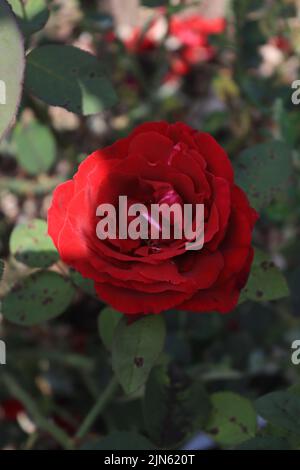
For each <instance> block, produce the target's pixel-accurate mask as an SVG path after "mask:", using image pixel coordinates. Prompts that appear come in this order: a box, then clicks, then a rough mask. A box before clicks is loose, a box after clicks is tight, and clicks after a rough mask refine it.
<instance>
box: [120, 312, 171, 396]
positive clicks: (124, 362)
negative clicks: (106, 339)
mask: <svg viewBox="0 0 300 470" xmlns="http://www.w3.org/2000/svg"><path fill="white" fill-rule="evenodd" d="M165 334H166V331H165V324H164V320H163V317H161V316H158V315H147V316H146V317H143V318H141V319H139V320H137V321H135V322H134V323H131V324H127V319H126V318H123V319H122V320H121V321H120V323H119V324H118V326H117V328H116V331H115V334H114V339H113V349H112V364H113V369H114V371H115V373H116V375H117V377H118V380H119V382H120V383H121V385H122V387H123V389H124V391H125V393H127V394H129V393H133V392H135V391H136V390H138V389H139V388H140V387H141V386H142V385H143V384H144V383H145V382H146V380H147V378H148V375H149V373H150V371H151V369H152V367H153V366H154V364H155V362H156V360H157V359H158V357H159V355H160V353H161V352H162V349H163V346H164V342H165Z"/></svg>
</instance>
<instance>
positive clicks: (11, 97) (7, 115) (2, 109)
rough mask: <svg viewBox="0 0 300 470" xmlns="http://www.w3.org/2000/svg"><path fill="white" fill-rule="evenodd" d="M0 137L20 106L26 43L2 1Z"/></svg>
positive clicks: (0, 6)
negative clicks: (24, 43)
mask: <svg viewBox="0 0 300 470" xmlns="http://www.w3.org/2000/svg"><path fill="white" fill-rule="evenodd" d="M0 57H1V69H0V139H1V138H2V137H3V135H4V134H5V133H6V131H7V130H8V128H9V127H10V126H11V125H12V123H13V121H14V119H15V117H16V114H17V110H18V107H19V103H20V99H21V94H22V88H23V75H24V67H25V60H24V45H23V39H22V35H21V32H20V31H19V28H18V25H17V22H16V20H15V17H14V15H13V14H12V12H11V9H10V7H9V5H8V4H7V3H6V2H5V1H4V0H2V1H1V3H0Z"/></svg>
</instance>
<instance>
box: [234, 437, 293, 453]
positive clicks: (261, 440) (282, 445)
mask: <svg viewBox="0 0 300 470" xmlns="http://www.w3.org/2000/svg"><path fill="white" fill-rule="evenodd" d="M289 449H290V446H289V443H288V442H287V441H285V440H284V439H279V438H278V437H271V436H261V437H253V439H249V441H246V442H244V443H243V444H241V445H239V446H238V447H236V449H235V450H289Z"/></svg>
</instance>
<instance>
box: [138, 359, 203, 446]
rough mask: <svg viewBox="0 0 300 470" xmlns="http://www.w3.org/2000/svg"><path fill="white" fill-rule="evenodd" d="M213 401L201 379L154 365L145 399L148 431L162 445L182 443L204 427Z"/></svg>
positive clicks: (144, 406) (145, 416)
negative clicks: (192, 378)
mask: <svg viewBox="0 0 300 470" xmlns="http://www.w3.org/2000/svg"><path fill="white" fill-rule="evenodd" d="M210 409H211V406H210V400H209V397H208V395H207V394H206V392H205V390H204V388H203V384H202V382H201V381H200V380H197V379H196V380H191V379H190V378H189V377H187V376H185V375H182V376H181V377H179V376H178V374H176V375H175V374H174V373H172V370H169V371H167V370H166V368H165V367H162V366H159V367H155V368H154V369H153V370H152V371H151V374H150V376H149V379H148V381H147V385H146V391H145V395H144V400H143V414H144V420H145V425H146V429H147V433H148V435H149V437H150V439H151V440H152V441H153V442H155V443H157V444H158V445H159V447H163V448H166V447H167V448H169V447H171V446H172V447H174V446H175V445H176V444H177V445H178V444H180V443H181V442H183V440H184V439H186V438H187V437H188V436H189V435H190V434H191V433H193V432H194V431H196V430H199V429H201V428H203V426H204V424H205V423H206V421H207V419H208V417H209V414H210Z"/></svg>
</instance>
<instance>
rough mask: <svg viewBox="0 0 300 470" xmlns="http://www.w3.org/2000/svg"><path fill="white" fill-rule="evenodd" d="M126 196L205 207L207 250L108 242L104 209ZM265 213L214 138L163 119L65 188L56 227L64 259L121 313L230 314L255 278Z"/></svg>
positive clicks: (92, 159) (105, 153) (92, 163)
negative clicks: (100, 219)
mask: <svg viewBox="0 0 300 470" xmlns="http://www.w3.org/2000/svg"><path fill="white" fill-rule="evenodd" d="M119 195H126V196H127V197H128V201H130V202H129V203H136V202H141V203H143V204H145V205H149V204H151V203H153V202H154V203H162V202H164V203H167V204H169V205H171V204H173V203H174V202H180V203H182V204H183V203H191V204H204V207H205V234H204V235H205V239H204V240H205V242H204V247H203V248H202V249H201V250H199V251H186V247H185V240H183V239H182V240H170V241H169V242H168V243H166V242H165V241H163V242H162V241H161V240H160V241H159V240H158V241H157V240H152V241H151V240H150V242H149V240H146V241H143V240H130V239H129V240H119V239H117V240H106V241H101V240H99V239H98V237H97V235H96V225H97V217H96V208H97V207H98V206H99V205H100V204H101V203H112V204H116V203H117V201H118V197H119ZM256 219H257V213H256V212H255V211H254V210H253V209H252V208H251V207H250V205H249V203H248V200H247V197H246V195H245V194H244V192H243V191H242V190H241V189H240V188H239V187H237V186H236V185H235V183H234V173H233V169H232V166H231V163H230V160H229V158H228V156H227V155H226V153H225V151H224V150H223V149H222V148H221V147H220V146H219V145H218V143H217V142H216V141H215V140H214V139H213V137H211V136H210V135H209V134H206V133H203V132H197V131H196V130H194V129H192V128H190V127H188V126H187V125H185V124H182V123H176V124H171V125H170V124H168V123H166V122H157V123H155V122H154V123H146V124H143V125H141V126H139V127H138V128H137V129H136V130H135V131H134V132H133V133H132V134H131V135H130V136H129V137H127V138H124V139H121V140H119V141H117V142H116V143H115V144H113V145H112V146H110V147H106V148H104V149H102V150H98V151H96V152H94V153H93V154H92V155H90V156H89V157H87V158H86V160H85V161H84V162H83V163H82V164H81V165H80V167H79V169H78V172H77V173H76V175H75V176H74V178H73V179H72V180H70V181H67V182H65V183H63V184H61V185H60V186H58V187H57V189H56V190H55V192H54V196H53V202H52V206H51V207H50V209H49V213H48V226H49V234H50V236H51V237H52V239H53V241H54V243H55V245H56V247H57V249H58V251H59V253H60V256H61V258H62V260H63V261H64V262H65V263H67V264H68V265H70V266H72V267H73V268H75V269H76V270H78V271H79V272H80V273H81V274H82V275H83V276H84V277H87V278H91V279H93V280H94V282H95V288H96V291H97V293H98V295H99V297H100V298H101V299H103V300H104V301H105V302H108V303H109V304H111V305H112V306H113V307H114V308H116V309H118V310H120V311H121V312H124V313H126V314H138V313H145V314H146V313H159V312H161V311H163V310H166V309H170V308H173V307H176V308H178V309H185V310H190V311H194V312H203V311H212V310H215V311H218V312H221V313H226V312H229V311H230V310H232V309H233V308H234V307H235V305H236V304H237V302H238V298H239V293H240V291H241V289H242V288H243V286H244V285H245V282H246V280H247V277H248V274H249V270H250V265H251V262H252V258H253V249H252V247H251V235H252V230H253V227H254V224H255V221H256ZM146 242H147V243H146Z"/></svg>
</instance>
